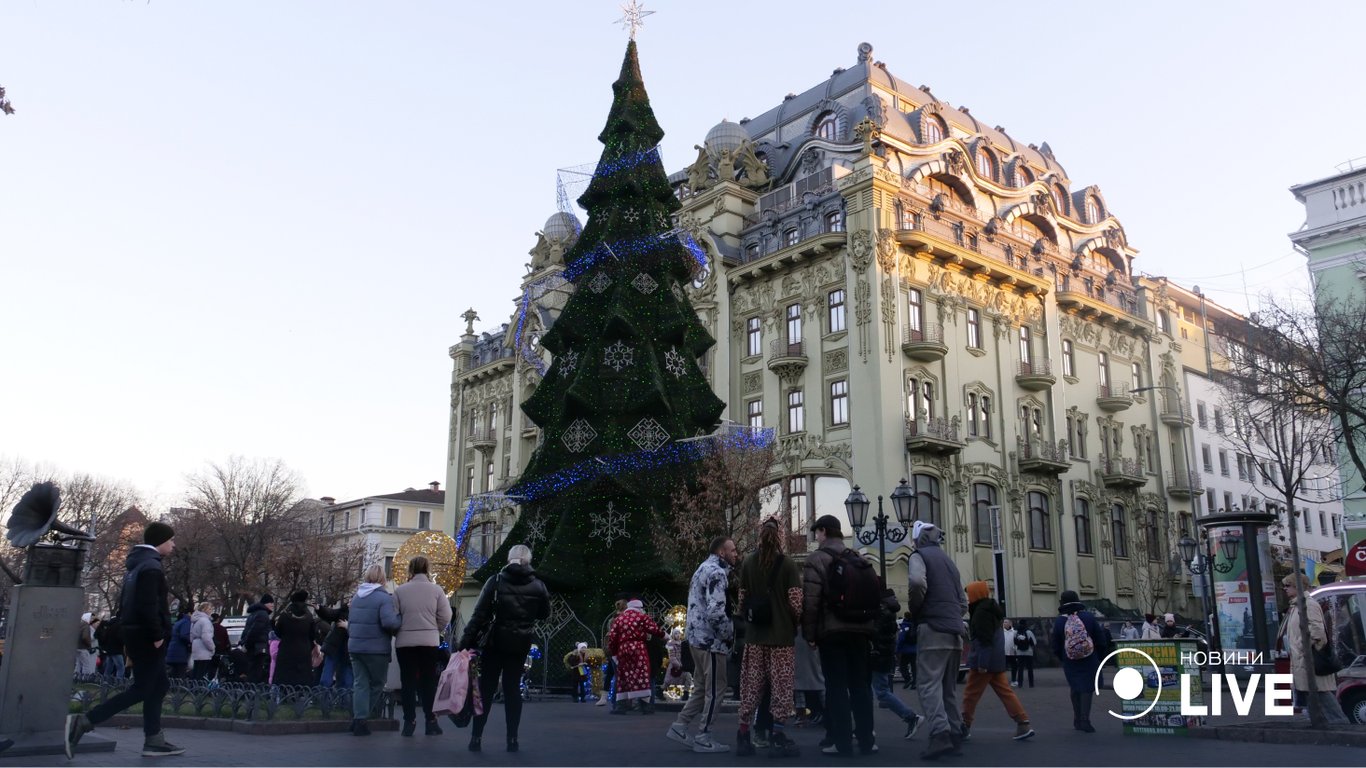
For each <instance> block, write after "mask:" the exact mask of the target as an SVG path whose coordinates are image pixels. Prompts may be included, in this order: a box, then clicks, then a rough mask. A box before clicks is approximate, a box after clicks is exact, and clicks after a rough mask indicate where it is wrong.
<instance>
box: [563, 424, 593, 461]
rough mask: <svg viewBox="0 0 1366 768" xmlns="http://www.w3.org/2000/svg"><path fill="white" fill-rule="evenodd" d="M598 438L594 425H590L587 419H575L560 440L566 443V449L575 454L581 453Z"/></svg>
mask: <svg viewBox="0 0 1366 768" xmlns="http://www.w3.org/2000/svg"><path fill="white" fill-rule="evenodd" d="M597 436H598V432H597V430H595V429H593V425H591V424H589V423H588V420H587V419H575V420H574V423H573V424H570V425H569V429H566V430H565V431H564V434H563V435H562V436H561V437H560V439H561V440H563V441H564V447H566V448H568V449H569V450H571V451H573V452H574V453H579V452H581V451H582V450H583V449H584V448H587V447H588V444H589V443H591V442H593V440H594V439H595V438H597Z"/></svg>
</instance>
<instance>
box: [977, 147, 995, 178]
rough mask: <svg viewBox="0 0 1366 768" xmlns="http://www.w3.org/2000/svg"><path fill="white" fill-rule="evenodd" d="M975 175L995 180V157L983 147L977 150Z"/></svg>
mask: <svg viewBox="0 0 1366 768" xmlns="http://www.w3.org/2000/svg"><path fill="white" fill-rule="evenodd" d="M977 175H978V176H981V177H982V178H984V179H991V180H992V181H995V180H996V158H994V157H992V156H991V150H989V149H986V148H985V147H982V148H979V149H978V150H977Z"/></svg>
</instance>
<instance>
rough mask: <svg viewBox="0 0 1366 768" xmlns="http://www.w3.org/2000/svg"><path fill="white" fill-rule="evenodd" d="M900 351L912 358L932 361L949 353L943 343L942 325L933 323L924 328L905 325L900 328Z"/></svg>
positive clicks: (946, 345) (940, 358) (947, 347)
mask: <svg viewBox="0 0 1366 768" xmlns="http://www.w3.org/2000/svg"><path fill="white" fill-rule="evenodd" d="M901 351H902V352H905V353H906V356H907V357H909V358H911V359H912V360H920V361H922V362H926V363H933V362H935V361H937V360H943V359H944V355H947V354H948V353H949V345H948V344H945V343H944V326H943V325H941V324H939V323H935V324H933V325H926V326H925V327H924V328H911V327H910V326H907V327H905V328H903V329H902V330H901Z"/></svg>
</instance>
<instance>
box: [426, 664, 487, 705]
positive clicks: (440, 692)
mask: <svg viewBox="0 0 1366 768" xmlns="http://www.w3.org/2000/svg"><path fill="white" fill-rule="evenodd" d="M470 658H471V653H470V652H469V651H458V652H456V653H453V654H451V660H450V661H449V662H447V664H446V669H445V671H443V672H442V673H441V680H440V681H438V682H437V684H436V701H435V702H434V703H433V704H432V713H433V714H438V715H440V714H448V715H452V716H454V715H458V714H460V712H461V710H463V709H464V708H465V700H466V699H468V698H471V697H470ZM473 699H474V713H473V714H476V715H482V714H484V711H483V710H484V708H483V706H481V705H482V703H483V702H481V701H480V700H479V695H478V694H477V693H476V694H475V695H474V697H473Z"/></svg>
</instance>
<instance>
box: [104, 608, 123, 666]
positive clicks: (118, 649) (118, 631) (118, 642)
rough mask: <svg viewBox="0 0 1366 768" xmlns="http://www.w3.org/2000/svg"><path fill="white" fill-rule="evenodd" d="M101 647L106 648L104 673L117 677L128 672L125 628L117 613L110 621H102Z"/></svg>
mask: <svg viewBox="0 0 1366 768" xmlns="http://www.w3.org/2000/svg"><path fill="white" fill-rule="evenodd" d="M99 633H100V636H99V638H98V639H99V642H100V648H101V649H103V650H104V674H105V675H106V676H108V677H112V678H115V679H118V678H121V677H123V676H124V674H125V672H126V666H125V664H124V661H125V660H124V657H123V629H122V626H121V624H120V621H119V615H118V614H117V613H116V614H114V615H113V617H111V618H110V619H109V621H105V622H101V623H100V628H99Z"/></svg>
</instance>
